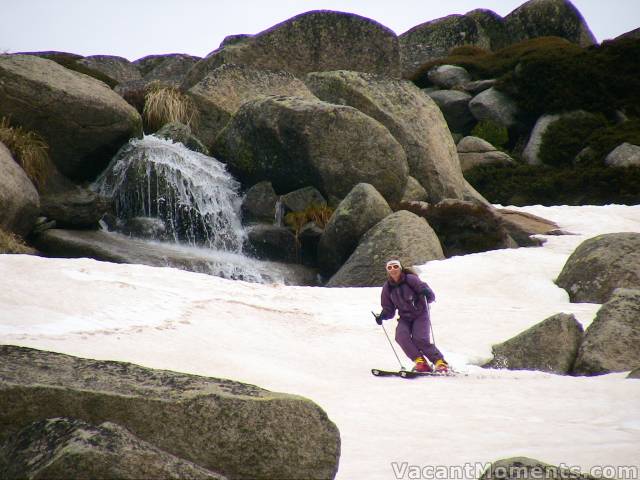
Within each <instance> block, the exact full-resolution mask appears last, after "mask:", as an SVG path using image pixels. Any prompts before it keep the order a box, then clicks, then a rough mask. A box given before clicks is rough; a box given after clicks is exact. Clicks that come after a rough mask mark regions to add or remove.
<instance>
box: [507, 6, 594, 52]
mask: <svg viewBox="0 0 640 480" xmlns="http://www.w3.org/2000/svg"><path fill="white" fill-rule="evenodd" d="M504 26H505V29H506V33H507V35H508V37H509V40H510V41H511V43H517V42H520V41H522V40H527V39H530V38H536V37H562V38H565V39H567V40H569V41H570V42H573V43H577V44H578V45H580V46H581V47H589V46H591V45H594V44H596V43H597V41H596V39H595V37H594V36H593V33H591V30H589V26H588V25H587V22H586V21H585V19H584V18H583V17H582V15H581V14H580V12H579V11H578V9H577V8H576V7H574V6H573V4H572V3H571V2H570V1H569V0H529V1H528V2H526V3H524V4H522V5H520V6H519V7H518V8H516V9H515V10H514V11H512V12H511V13H509V14H508V15H507V16H506V17H504Z"/></svg>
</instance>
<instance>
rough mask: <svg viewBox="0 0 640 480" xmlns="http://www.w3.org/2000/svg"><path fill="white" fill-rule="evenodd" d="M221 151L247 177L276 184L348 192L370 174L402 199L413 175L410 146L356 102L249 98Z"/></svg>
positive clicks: (223, 137)
mask: <svg viewBox="0 0 640 480" xmlns="http://www.w3.org/2000/svg"><path fill="white" fill-rule="evenodd" d="M214 151H215V153H216V156H218V157H219V158H222V159H224V160H225V161H226V163H227V164H228V166H229V169H230V171H232V172H233V173H234V174H236V175H237V177H239V178H240V179H241V180H242V181H243V182H244V183H245V184H249V185H251V184H254V183H256V182H258V181H261V180H267V179H269V180H271V182H272V183H273V186H274V188H275V189H276V190H277V191H285V192H287V191H292V190H296V189H298V188H301V187H306V186H309V185H312V186H315V187H316V188H318V189H319V190H320V192H321V193H322V194H323V195H324V196H325V198H327V197H329V196H335V197H337V198H344V197H345V196H346V195H347V194H348V193H349V191H350V190H351V189H352V188H353V186H354V185H356V184H358V183H361V182H365V183H370V184H372V185H373V186H374V187H375V188H376V189H377V190H378V191H379V192H380V193H381V194H382V195H383V196H384V197H385V199H387V201H388V202H390V203H397V202H398V201H399V200H400V198H401V197H402V192H403V191H404V187H405V184H406V183H407V174H408V167H407V161H406V156H405V153H404V151H403V149H402V147H401V146H400V144H399V143H398V142H397V141H396V140H395V139H394V138H393V136H392V135H391V134H390V133H389V131H388V130H387V129H386V128H385V127H384V126H382V125H381V124H380V123H378V122H377V121H375V120H374V119H372V118H371V117H369V116H367V115H365V114H364V113H362V112H360V111H358V110H356V109H355V108H351V107H346V106H342V105H333V104H329V103H325V102H321V101H319V100H305V99H300V98H295V97H266V98H260V99H257V100H252V101H249V102H247V103H245V104H244V105H242V107H240V109H239V110H238V112H237V113H236V114H235V115H234V117H233V119H232V120H231V121H230V122H229V124H228V125H227V127H226V128H225V129H224V130H223V131H222V133H221V134H220V136H219V137H218V139H217V140H216V143H215V146H214Z"/></svg>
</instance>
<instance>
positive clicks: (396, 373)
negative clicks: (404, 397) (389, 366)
mask: <svg viewBox="0 0 640 480" xmlns="http://www.w3.org/2000/svg"><path fill="white" fill-rule="evenodd" d="M371 373H372V374H373V376H375V377H401V378H417V377H454V376H455V373H454V372H452V371H449V372H447V373H442V372H414V371H412V370H380V369H377V368H373V369H371Z"/></svg>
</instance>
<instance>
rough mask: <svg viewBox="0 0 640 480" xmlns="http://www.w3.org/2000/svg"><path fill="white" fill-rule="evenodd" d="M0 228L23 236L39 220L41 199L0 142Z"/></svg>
mask: <svg viewBox="0 0 640 480" xmlns="http://www.w3.org/2000/svg"><path fill="white" fill-rule="evenodd" d="M0 205H1V208H0V229H2V230H6V231H9V232H14V233H17V234H18V235H22V236H24V235H26V234H28V233H29V232H30V231H31V228H32V227H33V225H34V224H35V222H36V218H38V212H39V210H40V198H39V197H38V192H37V190H36V187H34V185H33V183H31V180H29V177H27V174H26V173H24V170H22V168H21V167H20V165H18V164H17V163H16V161H15V160H14V159H13V157H12V156H11V152H10V151H9V149H8V148H7V147H5V145H4V144H3V143H2V142H0Z"/></svg>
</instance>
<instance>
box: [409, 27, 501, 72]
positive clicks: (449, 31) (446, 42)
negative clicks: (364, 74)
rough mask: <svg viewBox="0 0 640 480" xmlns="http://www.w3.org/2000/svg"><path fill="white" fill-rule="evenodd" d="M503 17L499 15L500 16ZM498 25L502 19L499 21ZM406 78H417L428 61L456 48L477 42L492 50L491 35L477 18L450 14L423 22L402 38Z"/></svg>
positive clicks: (478, 44)
mask: <svg viewBox="0 0 640 480" xmlns="http://www.w3.org/2000/svg"><path fill="white" fill-rule="evenodd" d="M498 18H499V17H498ZM497 22H498V23H497V25H498V28H501V27H500V26H499V23H500V20H497ZM399 39H400V50H401V58H402V76H403V78H413V76H414V75H415V74H416V73H417V72H418V71H419V70H420V67H421V66H422V65H424V64H425V63H427V62H429V61H431V60H434V59H436V58H438V57H444V56H446V55H448V53H449V51H450V50H451V49H452V48H454V47H459V46H461V45H475V46H478V47H480V48H484V49H486V50H490V49H491V38H490V35H489V34H488V33H487V32H486V31H485V29H484V28H483V27H482V25H480V23H479V22H478V21H476V19H474V18H472V17H470V16H467V15H449V16H447V17H444V18H439V19H436V20H432V21H429V22H426V23H422V24H420V25H417V26H415V27H413V28H412V29H410V30H409V31H407V32H405V33H403V34H402V35H400V37H399Z"/></svg>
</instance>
